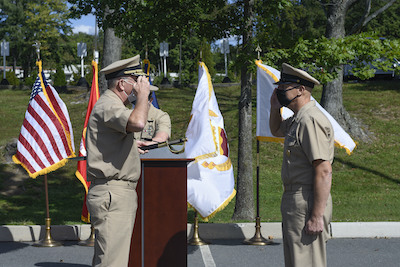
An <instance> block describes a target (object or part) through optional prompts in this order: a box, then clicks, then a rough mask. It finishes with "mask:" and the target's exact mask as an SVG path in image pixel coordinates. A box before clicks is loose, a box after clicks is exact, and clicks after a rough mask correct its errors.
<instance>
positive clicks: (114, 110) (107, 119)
mask: <svg viewBox="0 0 400 267" xmlns="http://www.w3.org/2000/svg"><path fill="white" fill-rule="evenodd" d="M131 113H132V110H131V109H128V108H127V107H125V105H124V104H123V103H122V101H121V99H120V98H119V97H118V96H117V95H116V94H115V93H114V92H113V91H111V90H106V91H105V92H104V94H103V95H102V96H101V97H100V98H99V100H98V101H97V102H96V104H95V106H94V107H93V110H92V113H91V115H90V118H89V122H88V125H87V133H86V151H87V176H88V178H87V179H88V180H89V181H91V180H93V179H115V180H127V181H137V180H138V179H139V175H140V159H139V153H138V150H137V145H136V142H135V140H134V135H133V133H128V132H127V131H126V125H127V123H128V118H129V116H130V115H131Z"/></svg>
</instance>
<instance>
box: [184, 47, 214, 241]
mask: <svg viewBox="0 0 400 267" xmlns="http://www.w3.org/2000/svg"><path fill="white" fill-rule="evenodd" d="M199 61H200V62H201V61H202V53H201V48H200V60H199ZM193 210H194V222H193V236H192V238H191V239H190V240H189V241H188V244H189V245H192V246H203V245H208V244H209V243H208V242H205V241H204V240H203V239H201V237H200V235H199V216H198V212H197V210H195V209H193Z"/></svg>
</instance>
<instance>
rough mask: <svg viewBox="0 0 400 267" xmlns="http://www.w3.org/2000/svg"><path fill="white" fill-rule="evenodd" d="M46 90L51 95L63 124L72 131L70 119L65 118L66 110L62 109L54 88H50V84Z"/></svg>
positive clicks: (51, 100)
mask: <svg viewBox="0 0 400 267" xmlns="http://www.w3.org/2000/svg"><path fill="white" fill-rule="evenodd" d="M46 92H47V95H48V96H49V99H50V102H51V103H52V104H53V107H54V110H55V111H56V113H57V115H58V116H59V117H60V120H61V122H62V124H63V125H64V127H65V130H66V131H68V132H69V133H70V132H71V130H70V129H69V125H68V120H67V119H66V118H65V115H64V112H63V111H62V109H61V107H60V105H59V103H58V101H57V99H56V97H55V96H54V94H53V90H52V89H51V88H50V86H47V87H46Z"/></svg>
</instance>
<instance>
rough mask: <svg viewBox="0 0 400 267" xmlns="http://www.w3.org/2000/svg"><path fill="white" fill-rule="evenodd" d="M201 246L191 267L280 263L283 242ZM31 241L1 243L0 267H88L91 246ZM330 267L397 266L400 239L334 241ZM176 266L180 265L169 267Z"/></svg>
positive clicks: (192, 250)
mask: <svg viewBox="0 0 400 267" xmlns="http://www.w3.org/2000/svg"><path fill="white" fill-rule="evenodd" d="M209 241H211V243H210V244H209V245H204V246H188V250H187V262H188V266H190V267H213V266H223V267H225V266H227V267H245V266H272V267H275V266H276V267H280V266H284V264H283V248H282V240H281V239H274V243H273V244H272V245H267V246H254V245H245V244H243V242H242V240H234V239H216V240H209ZM32 244H34V243H33V242H0V267H31V266H33V267H35V266H41V267H89V266H91V257H92V255H93V247H85V246H79V245H78V241H64V242H62V246H59V247H35V246H32ZM327 251H328V266H330V267H343V266H351V267H358V266H360V267H366V266H367V267H368V266H382V267H392V266H393V267H398V266H400V265H399V262H400V253H399V251H400V238H337V239H336V238H334V239H331V240H329V242H328V244H327ZM171 267H179V266H171Z"/></svg>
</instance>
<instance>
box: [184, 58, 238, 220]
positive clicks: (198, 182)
mask: <svg viewBox="0 0 400 267" xmlns="http://www.w3.org/2000/svg"><path fill="white" fill-rule="evenodd" d="M186 138H187V139H188V140H187V142H186V146H185V155H186V157H187V158H194V159H195V161H193V162H191V163H190V164H189V165H188V183H187V197H188V203H189V205H190V206H192V207H193V208H194V209H195V210H196V211H197V212H198V213H199V214H200V216H201V217H202V218H203V219H205V220H208V219H209V218H210V217H212V216H213V215H215V213H217V212H218V211H220V210H222V209H223V208H225V207H226V205H228V203H229V202H230V201H231V200H232V199H233V197H234V196H235V194H236V190H235V189H234V186H235V180H234V177H233V167H232V162H231V160H230V158H229V146H228V143H227V138H226V133H225V130H224V119H223V118H222V115H221V112H220V111H219V108H218V103H217V99H216V97H215V94H214V89H213V86H212V83H211V77H210V74H209V73H208V69H207V67H206V65H205V64H204V63H202V62H201V63H200V67H199V84H198V87H197V91H196V95H195V97H194V100H193V106H192V112H191V115H190V122H189V125H188V128H187V130H186Z"/></svg>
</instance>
